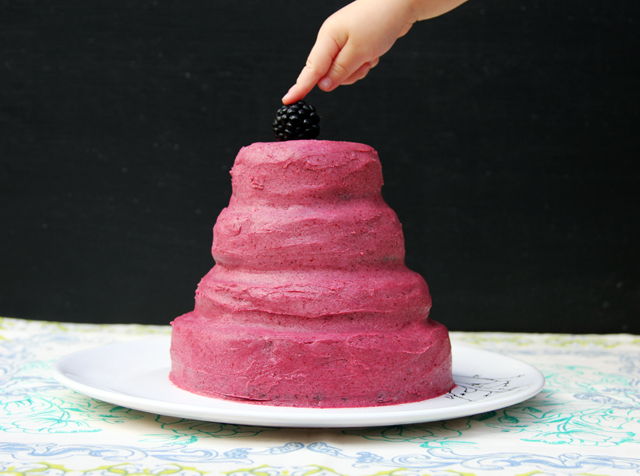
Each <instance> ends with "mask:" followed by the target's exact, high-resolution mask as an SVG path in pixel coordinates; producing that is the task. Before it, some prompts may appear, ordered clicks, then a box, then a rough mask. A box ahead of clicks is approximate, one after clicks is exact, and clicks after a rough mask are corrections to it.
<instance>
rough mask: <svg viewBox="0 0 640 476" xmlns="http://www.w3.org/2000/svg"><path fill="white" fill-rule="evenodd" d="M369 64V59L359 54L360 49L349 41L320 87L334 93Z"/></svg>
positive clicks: (321, 81) (337, 56)
mask: <svg viewBox="0 0 640 476" xmlns="http://www.w3.org/2000/svg"><path fill="white" fill-rule="evenodd" d="M367 63H368V60H367V58H366V57H365V56H364V55H362V54H361V53H360V52H359V49H358V48H355V47H354V46H353V44H352V43H350V42H348V41H347V43H346V44H345V45H344V47H343V48H342V49H341V50H340V51H339V52H338V54H337V55H336V57H335V58H334V60H333V62H332V63H331V66H330V68H329V71H328V72H327V74H326V75H325V76H324V77H323V78H322V79H320V80H319V81H318V87H320V89H322V90H323V91H333V90H334V89H335V88H337V87H338V86H340V85H341V84H345V83H346V82H347V81H348V80H349V79H350V78H351V77H352V75H353V74H354V73H356V71H358V70H359V69H360V68H361V67H363V66H364V65H365V64H367Z"/></svg>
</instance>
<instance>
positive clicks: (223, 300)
mask: <svg viewBox="0 0 640 476" xmlns="http://www.w3.org/2000/svg"><path fill="white" fill-rule="evenodd" d="M430 308H431V297H430V296H429V289H428V286H427V283H426V282H425V280H424V279H423V278H422V276H420V275H419V274H418V273H415V272H413V271H411V270H409V269H408V268H406V267H404V268H403V269H397V270H382V271H373V272H363V271H360V272H342V271H336V270H331V271H328V270H312V271H279V272H252V271H238V270H228V269H226V268H225V267H224V266H221V265H216V266H214V267H213V268H212V269H211V271H209V273H208V274H207V275H206V276H205V277H204V278H202V280H201V281H200V284H199V285H198V289H197V290H196V305H195V310H194V312H195V313H197V314H199V315H203V316H206V317H207V318H208V319H211V320H214V321H225V320H229V321H233V322H235V323H239V322H241V321H247V322H255V321H259V322H266V321H272V322H273V321H274V320H277V321H279V325H284V323H285V322H291V323H292V325H296V326H298V325H303V324H304V323H305V322H307V321H314V320H317V323H318V324H319V323H320V321H321V318H325V317H336V316H344V317H345V325H349V326H357V327H376V328H387V329H393V328H397V327H398V326H400V327H402V326H404V325H406V324H408V323H410V322H415V321H418V320H423V319H426V318H427V317H428V315H429V310H430ZM301 318H302V319H301ZM305 319H306V321H305ZM307 325H316V324H313V323H311V322H307Z"/></svg>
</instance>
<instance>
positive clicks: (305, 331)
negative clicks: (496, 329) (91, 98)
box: [170, 140, 454, 407]
mask: <svg viewBox="0 0 640 476" xmlns="http://www.w3.org/2000/svg"><path fill="white" fill-rule="evenodd" d="M231 174H232V177H233V180H232V185H233V194H232V196H231V200H230V202H229V206H228V207H227V208H225V209H224V210H223V211H222V213H221V214H220V216H219V217H218V221H217V222H216V225H215V227H214V229H213V231H214V238H213V247H212V253H213V257H214V259H215V262H216V264H215V266H214V267H213V269H212V270H211V271H210V272H209V273H208V274H207V275H206V276H205V277H204V278H203V279H202V281H201V282H200V284H199V285H198V289H197V291H196V304H195V309H194V310H193V311H192V312H190V313H188V314H184V315H183V316H180V317H178V318H177V319H176V320H175V321H174V322H173V323H172V326H173V333H172V338H171V360H172V368H171V375H170V378H171V381H172V382H173V383H174V384H175V385H177V386H178V387H180V388H182V389H184V390H188V391H190V392H193V393H197V394H201V395H206V396H210V397H215V398H223V399H231V400H236V401H242V402H252V403H262V404H268V405H286V406H296V407H362V406H374V405H390V404H398V403H408V402H415V401H420V400H425V399H428V398H432V397H436V396H438V395H442V394H443V393H446V392H448V391H449V390H451V388H452V387H453V386H454V383H453V380H452V377H451V346H450V344H449V335H448V332H447V329H446V328H445V327H444V326H443V325H442V324H439V323H437V322H435V321H433V320H430V319H429V318H428V315H429V309H430V307H431V298H430V296H429V291H428V288H427V283H426V282H425V281H424V279H423V278H422V277H421V276H420V275H419V274H417V273H414V272H413V271H410V270H409V269H408V268H407V267H406V266H405V264H404V237H403V235H402V227H401V225H400V222H399V221H398V218H397V216H396V214H395V213H394V212H393V211H392V210H391V208H389V206H388V205H387V204H386V203H385V202H384V200H383V199H382V196H381V194H380V190H381V187H382V172H381V166H380V161H379V160H378V155H377V153H376V152H375V150H373V149H372V148H371V147H369V146H366V145H363V144H355V143H347V142H332V141H316V140H299V141H288V142H272V143H259V144H253V145H251V146H249V147H245V148H243V149H242V150H241V151H240V153H239V154H238V157H237V158H236V161H235V164H234V166H233V169H232V171H231Z"/></svg>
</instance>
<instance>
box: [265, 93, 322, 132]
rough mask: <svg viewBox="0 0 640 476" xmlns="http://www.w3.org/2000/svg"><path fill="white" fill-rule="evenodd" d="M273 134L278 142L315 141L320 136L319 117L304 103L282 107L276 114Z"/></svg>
mask: <svg viewBox="0 0 640 476" xmlns="http://www.w3.org/2000/svg"><path fill="white" fill-rule="evenodd" d="M273 133H274V134H275V136H276V139H278V140H279V141H284V140H298V139H315V138H316V137H318V134H320V116H319V115H318V113H317V112H316V109H315V108H314V107H313V106H312V105H311V104H307V103H306V102H304V101H298V102H296V103H294V104H289V105H284V106H282V107H281V108H280V109H278V111H277V112H276V119H275V121H273Z"/></svg>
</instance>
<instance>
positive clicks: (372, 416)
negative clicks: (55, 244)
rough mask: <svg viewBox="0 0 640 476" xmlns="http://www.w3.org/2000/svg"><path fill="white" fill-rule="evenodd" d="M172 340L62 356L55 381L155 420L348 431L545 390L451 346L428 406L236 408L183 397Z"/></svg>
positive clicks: (517, 399)
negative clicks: (174, 372)
mask: <svg viewBox="0 0 640 476" xmlns="http://www.w3.org/2000/svg"><path fill="white" fill-rule="evenodd" d="M169 345H170V338H169V337H168V336H166V337H155V338H150V339H144V340H140V341H133V342H127V343H121V344H111V345H107V346H103V347H96V348H93V349H88V350H84V351H80V352H76V353H74V354H71V355H68V356H66V357H63V358H62V359H60V360H58V361H57V362H56V364H55V365H54V368H53V376H54V377H55V378H56V379H57V380H58V381H59V382H60V383H62V384H63V385H65V386H67V387H69V388H70V389H72V390H75V391H77V392H79V393H82V394H84V395H88V396H89V397H93V398H96V399H98V400H103V401H105V402H109V403H113V404H115V405H119V406H123V407H126V408H132V409H135V410H141V411H145V412H150V413H156V414H160V415H167V416H174V417H179V418H189V419H194V420H202V421H215V422H219V423H233V424H240V425H253V426H275V427H306V428H349V427H371V426H387V425H404V424H411V423H421V422H429V421H440V420H448V419H452V418H459V417H466V416H470V415H475V414H478V413H484V412H488V411H492V410H498V409H500V408H504V407H507V406H510V405H514V404H516V403H521V402H523V401H524V400H527V399H528V398H531V397H533V396H534V395H536V394H537V393H538V392H539V391H540V390H541V389H542V387H543V386H544V377H543V376H542V374H541V373H540V372H539V371H538V370H536V369H535V368H534V367H532V366H531V365H529V364H526V363H524V362H521V361H519V360H516V359H513V358H511V357H506V356H504V355H500V354H496V353H493V352H488V351H485V350H480V349H475V348H471V347H464V346H458V345H454V346H453V379H454V381H455V383H456V387H455V388H454V389H453V390H452V391H451V392H449V393H448V394H446V395H443V396H441V397H438V398H433V399H431V400H425V401H423V402H417V403H405V404H402V405H388V406H380V407H364V408H326V409H325V408H322V409H320V408H294V407H276V406H266V405H255V404H250V403H236V402H231V401H226V400H218V399H214V398H207V397H202V396H199V395H194V394H192V393H189V392H186V391H184V390H180V389H179V388H177V387H175V386H174V385H173V384H172V383H171V382H170V381H169V378H168V375H169V370H170V366H171V361H170V358H169Z"/></svg>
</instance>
